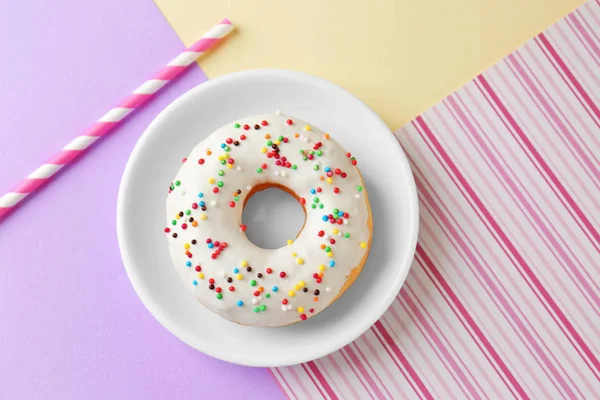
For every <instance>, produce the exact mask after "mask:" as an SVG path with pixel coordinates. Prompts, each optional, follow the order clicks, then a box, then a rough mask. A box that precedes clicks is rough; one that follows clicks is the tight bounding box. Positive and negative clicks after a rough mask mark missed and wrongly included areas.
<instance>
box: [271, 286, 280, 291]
mask: <svg viewBox="0 0 600 400" xmlns="http://www.w3.org/2000/svg"><path fill="white" fill-rule="evenodd" d="M271 290H272V291H274V292H276V291H278V290H279V288H278V287H277V286H273V289H271Z"/></svg>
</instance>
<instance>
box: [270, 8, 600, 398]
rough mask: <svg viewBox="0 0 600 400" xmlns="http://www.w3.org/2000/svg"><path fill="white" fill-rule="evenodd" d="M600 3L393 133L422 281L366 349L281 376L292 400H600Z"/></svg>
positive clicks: (415, 280)
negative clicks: (414, 220) (414, 213)
mask: <svg viewBox="0 0 600 400" xmlns="http://www.w3.org/2000/svg"><path fill="white" fill-rule="evenodd" d="M599 105H600V2H598V1H589V2H588V3H586V4H584V5H583V6H581V7H580V8H579V9H578V10H576V11H575V12H573V13H572V14H570V15H569V16H567V17H566V18H565V19H563V20H562V21H560V22H558V23H557V24H556V25H554V26H553V27H551V28H549V29H548V30H547V31H546V32H544V33H542V34H540V35H539V36H537V37H536V38H534V39H532V40H531V41H529V42H528V43H527V44H525V45H524V46H523V47H521V48H520V49H518V50H517V51H515V52H514V53H512V54H511V55H509V56H507V57H506V58H504V59H503V60H502V61H501V62H499V63H498V64H496V65H495V66H494V67H492V68H491V69H490V70H488V71H487V72H485V73H483V74H482V75H480V76H478V77H477V78H475V79H474V80H473V81H471V82H470V83H468V84H467V85H465V86H464V87H463V88H462V89H460V90H459V91H457V92H456V93H454V94H452V95H451V96H449V97H448V98H446V99H445V100H444V101H442V102H441V103H440V104H438V105H436V106H435V107H433V108H432V109H430V110H429V111H427V112H425V113H424V114H423V115H422V116H420V117H418V118H417V119H415V120H414V121H413V122H412V123H410V124H408V125H407V126H405V127H403V128H401V129H400V130H398V131H397V132H396V135H397V137H398V139H399V141H400V143H401V144H402V146H403V147H404V149H405V151H406V153H407V154H408V156H409V158H410V160H411V162H412V167H413V170H414V173H415V179H416V182H417V186H418V190H419V197H420V201H421V228H420V237H419V244H418V247H417V253H416V258H415V262H414V264H413V266H412V270H411V273H410V275H409V277H408V279H407V281H406V283H405V285H404V287H403V289H402V291H401V293H400V294H399V296H398V298H397V300H396V301H395V302H394V303H393V305H392V306H391V308H390V309H389V310H388V312H387V313H386V314H385V315H384V316H383V318H381V320H380V321H379V322H377V323H376V324H375V326H374V327H373V328H372V329H370V330H369V331H368V332H367V333H366V334H365V335H363V336H362V337H361V338H359V339H358V340H356V341H355V342H354V343H352V344H350V345H349V346H347V347H345V348H344V349H342V350H340V351H338V352H336V353H334V354H332V355H330V356H327V357H325V358H322V359H320V360H316V361H314V362H309V363H306V364H303V365H299V366H295V367H289V368H277V369H273V370H272V372H273V375H274V376H275V378H276V379H277V380H278V382H279V383H280V385H281V387H282V389H283V390H284V391H285V393H287V395H288V396H289V397H290V398H299V399H316V398H322V397H323V398H330V399H361V400H362V399H368V398H377V399H386V398H389V399H405V398H425V399H432V398H436V399H450V398H452V399H459V398H460V399H462V398H493V399H508V398H513V397H516V398H543V399H550V398H560V399H563V398H588V399H592V398H596V399H597V398H600V361H599V360H600V352H599V349H600V160H599V159H600V111H599Z"/></svg>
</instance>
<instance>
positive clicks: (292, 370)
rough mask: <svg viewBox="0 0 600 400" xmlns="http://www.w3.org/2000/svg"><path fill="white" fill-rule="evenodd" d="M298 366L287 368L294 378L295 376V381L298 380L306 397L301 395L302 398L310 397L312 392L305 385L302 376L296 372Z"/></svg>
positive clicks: (297, 384)
mask: <svg viewBox="0 0 600 400" xmlns="http://www.w3.org/2000/svg"><path fill="white" fill-rule="evenodd" d="M296 368H297V367H288V368H287V369H286V370H287V371H288V372H289V373H290V375H292V378H294V381H295V382H296V386H297V387H299V388H300V390H301V391H302V393H303V396H304V397H301V398H305V399H310V397H311V396H310V392H309V391H308V389H307V388H306V386H305V385H304V380H302V379H301V378H300V376H299V375H298V373H297V372H296ZM300 368H301V367H300ZM294 394H296V393H294ZM296 395H298V394H296Z"/></svg>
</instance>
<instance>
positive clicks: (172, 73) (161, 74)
mask: <svg viewBox="0 0 600 400" xmlns="http://www.w3.org/2000/svg"><path fill="white" fill-rule="evenodd" d="M186 68H187V66H183V67H179V66H176V65H167V66H166V67H164V68H163V69H161V70H160V71H158V72H157V73H156V75H154V76H153V77H152V79H159V80H162V81H170V80H172V79H175V78H177V76H178V75H179V74H181V73H182V72H183V71H185V69H186Z"/></svg>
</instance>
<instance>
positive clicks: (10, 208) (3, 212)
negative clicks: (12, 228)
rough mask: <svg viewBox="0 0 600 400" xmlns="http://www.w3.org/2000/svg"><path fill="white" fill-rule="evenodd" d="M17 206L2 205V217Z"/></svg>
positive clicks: (0, 215) (0, 208)
mask: <svg viewBox="0 0 600 400" xmlns="http://www.w3.org/2000/svg"><path fill="white" fill-rule="evenodd" d="M14 209H15V207H14V206H13V207H0V218H2V217H4V216H6V215H8V213H9V212H11V211H13V210H14Z"/></svg>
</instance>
